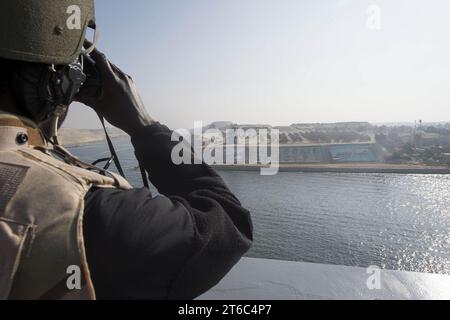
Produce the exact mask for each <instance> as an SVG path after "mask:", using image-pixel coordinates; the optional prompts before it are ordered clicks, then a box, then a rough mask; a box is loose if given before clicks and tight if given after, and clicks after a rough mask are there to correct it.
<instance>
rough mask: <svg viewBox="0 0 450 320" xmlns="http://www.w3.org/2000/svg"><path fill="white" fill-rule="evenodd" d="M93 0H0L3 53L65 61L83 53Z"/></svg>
mask: <svg viewBox="0 0 450 320" xmlns="http://www.w3.org/2000/svg"><path fill="white" fill-rule="evenodd" d="M88 27H91V28H94V29H95V17H94V0H56V1H55V0H1V1H0V57H1V58H6V59H10V60H20V61H27V62H35V63H44V64H49V65H65V64H69V63H71V62H73V61H74V60H75V59H77V57H78V56H79V55H80V52H81V50H82V47H83V42H84V39H85V35H86V30H87V28H88Z"/></svg>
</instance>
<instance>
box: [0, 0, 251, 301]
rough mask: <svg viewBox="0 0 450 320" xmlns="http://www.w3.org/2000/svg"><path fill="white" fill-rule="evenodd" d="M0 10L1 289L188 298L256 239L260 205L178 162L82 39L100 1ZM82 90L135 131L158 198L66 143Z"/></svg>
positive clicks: (13, 0) (199, 168)
mask: <svg viewBox="0 0 450 320" xmlns="http://www.w3.org/2000/svg"><path fill="white" fill-rule="evenodd" d="M0 15H1V19H0V30H2V31H1V32H0V243H1V245H0V299H95V298H97V299H192V298H195V297H197V296H199V295H200V294H202V293H203V292H205V291H206V290H208V289H210V288H211V287H213V286H214V285H215V284H217V283H218V282H219V281H220V280H221V279H222V278H223V276H224V275H225V274H226V273H227V272H228V271H229V270H230V269H231V268H232V267H233V265H234V264H236V263H237V261H238V260H239V259H240V258H241V256H242V255H243V254H244V253H245V252H246V251H248V249H249V248H250V246H251V243H252V223H251V218H250V214H249V212H248V211H247V210H246V209H244V208H243V207H242V205H241V203H240V202H239V200H238V199H237V198H236V197H235V196H234V195H233V193H232V192H231V191H230V190H229V189H228V188H227V186H226V185H225V183H224V182H223V180H222V179H221V178H220V177H219V175H218V174H217V173H216V172H215V171H214V170H213V169H212V168H210V167H209V166H208V165H206V164H205V163H203V164H201V165H187V164H185V165H180V166H176V165H174V164H173V163H172V161H171V152H172V149H173V147H174V146H175V143H176V142H173V141H171V136H172V132H171V131H170V130H169V129H168V128H167V127H166V126H164V125H162V124H160V123H158V122H156V121H154V120H153V119H152V118H151V117H150V116H149V115H148V113H147V111H146V109H145V106H144V104H143V103H142V100H141V99H140V97H139V95H138V93H137V91H136V89H135V86H134V83H133V80H132V79H131V77H129V76H128V75H127V74H125V73H124V72H122V71H121V70H120V69H119V68H118V67H116V66H115V65H113V64H112V63H110V62H109V61H108V59H107V58H106V57H105V55H103V54H102V53H101V52H99V51H98V50H97V49H94V45H93V44H91V43H89V42H85V34H86V30H87V28H95V27H96V26H95V19H94V3H93V0H70V1H67V0H60V1H53V0H39V1H37V0H33V1H30V0H4V1H1V2H0ZM94 42H95V41H94ZM72 101H79V102H82V103H84V104H86V105H88V106H90V107H91V108H93V109H94V110H95V111H96V112H97V113H98V114H99V115H101V116H102V117H104V118H105V119H106V120H108V121H109V122H110V123H111V124H112V125H114V126H116V127H117V128H120V129H122V130H124V131H125V132H126V133H128V134H129V135H130V137H131V141H132V144H133V146H134V149H135V153H136V157H137V159H138V160H139V162H140V163H141V165H142V166H143V167H144V168H145V171H146V172H147V173H148V177H149V178H150V180H151V182H152V183H153V184H154V185H155V186H156V187H157V188H158V191H159V193H160V194H161V195H160V196H158V197H153V195H152V194H151V193H150V191H149V190H148V189H147V188H142V189H136V188H132V187H131V186H130V184H129V183H128V182H127V181H126V180H125V179H124V178H123V177H121V176H119V175H116V174H114V173H111V172H108V171H106V170H104V169H99V168H96V167H94V166H93V165H90V164H85V163H83V162H81V161H80V160H79V159H77V158H75V157H74V156H72V155H71V154H70V153H69V152H68V151H67V150H66V149H65V148H64V147H62V146H61V145H59V143H58V141H57V129H58V127H59V126H60V125H61V123H62V122H63V120H64V117H65V115H66V113H67V109H68V106H69V105H70V103H71V102H72ZM78 274H79V275H80V277H79V278H77V277H76V276H77V275H78Z"/></svg>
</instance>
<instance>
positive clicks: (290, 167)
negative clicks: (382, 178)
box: [213, 163, 450, 174]
mask: <svg viewBox="0 0 450 320" xmlns="http://www.w3.org/2000/svg"><path fill="white" fill-rule="evenodd" d="M213 167H214V168H215V169H217V170H223V171H259V170H261V168H262V166H255V165H253V166H252V165H233V166H225V165H214V166H213ZM280 172H340V173H402V174H450V168H448V167H432V166H425V165H412V164H387V163H339V164H337V163H336V164H334V163H333V164H324V163H320V164H303V163H302V164H294V163H293V164H280Z"/></svg>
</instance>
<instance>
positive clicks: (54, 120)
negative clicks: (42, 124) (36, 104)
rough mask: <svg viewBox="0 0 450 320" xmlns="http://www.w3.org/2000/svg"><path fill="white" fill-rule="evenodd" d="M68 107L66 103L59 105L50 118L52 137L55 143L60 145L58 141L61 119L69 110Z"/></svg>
mask: <svg viewBox="0 0 450 320" xmlns="http://www.w3.org/2000/svg"><path fill="white" fill-rule="evenodd" d="M67 109H68V107H67V106H64V105H59V106H57V107H56V110H55V112H53V114H52V117H51V120H50V137H51V139H52V140H53V142H54V144H55V145H59V141H58V124H59V119H60V118H61V116H63V115H64V114H65V113H66V112H67Z"/></svg>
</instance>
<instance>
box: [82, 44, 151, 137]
mask: <svg viewBox="0 0 450 320" xmlns="http://www.w3.org/2000/svg"><path fill="white" fill-rule="evenodd" d="M88 46H90V44H89V43H86V47H88ZM90 56H91V58H92V59H93V60H94V61H95V65H94V64H93V63H92V62H90V61H89V60H88V59H84V65H85V70H86V73H87V74H88V79H87V81H86V82H85V84H84V85H83V86H82V88H81V90H80V92H79V93H78V94H77V96H76V97H75V100H76V101H78V102H81V103H83V104H85V105H87V106H89V107H91V108H92V109H94V110H95V111H96V112H97V113H99V114H100V115H102V116H103V117H104V118H105V119H106V120H107V121H108V122H109V123H111V124H112V125H113V126H115V127H117V128H119V129H122V130H123V131H125V132H126V133H128V134H129V135H133V133H134V132H136V131H137V130H139V129H140V128H142V127H143V126H147V125H149V124H151V123H152V122H153V120H152V118H151V117H150V115H149V114H148V112H147V110H146V109H145V106H144V103H143V102H142V99H141V97H140V96H139V93H138V92H137V90H136V87H135V85H134V82H133V79H132V78H131V77H130V76H128V75H127V74H125V73H124V72H122V71H121V70H120V69H119V68H118V67H116V66H115V65H114V64H112V63H111V62H109V61H108V59H107V58H106V56H105V55H104V54H103V53H101V52H100V51H98V50H97V49H95V50H94V51H93V52H92V53H91V54H90Z"/></svg>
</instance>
